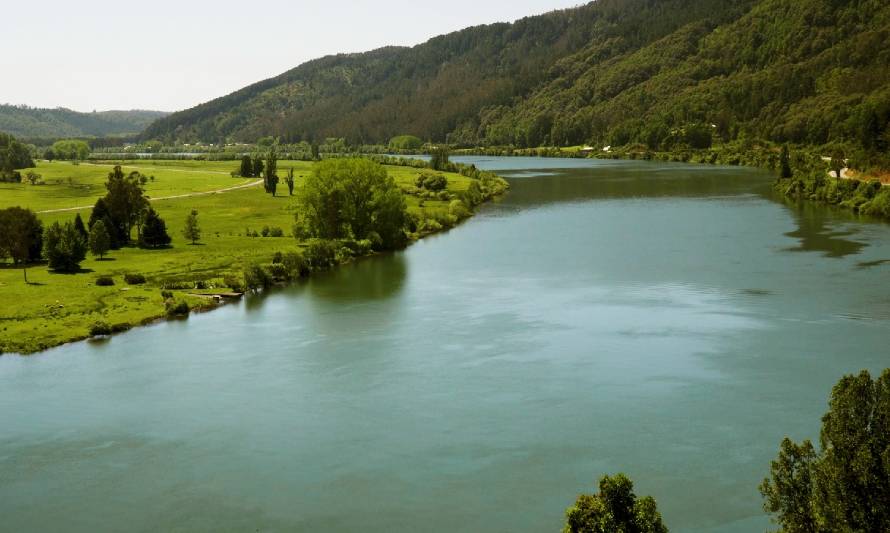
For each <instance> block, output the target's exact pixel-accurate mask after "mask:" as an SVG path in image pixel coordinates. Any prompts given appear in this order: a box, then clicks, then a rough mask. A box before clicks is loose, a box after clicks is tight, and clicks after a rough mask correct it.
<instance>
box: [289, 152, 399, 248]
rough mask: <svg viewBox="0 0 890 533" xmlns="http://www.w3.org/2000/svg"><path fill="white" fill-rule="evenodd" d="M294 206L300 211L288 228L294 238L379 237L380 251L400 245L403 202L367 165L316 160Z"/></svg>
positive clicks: (378, 170) (382, 172) (382, 173)
mask: <svg viewBox="0 0 890 533" xmlns="http://www.w3.org/2000/svg"><path fill="white" fill-rule="evenodd" d="M299 202H300V204H301V207H302V209H300V210H299V212H298V214H297V215H296V225H295V228H294V235H295V236H297V237H298V238H304V237H317V238H322V239H357V240H362V239H369V238H371V237H372V236H374V237H378V236H379V240H380V241H381V246H382V247H383V248H386V249H393V248H397V247H399V246H402V245H404V242H405V232H404V228H405V225H406V223H407V207H406V204H405V198H404V196H403V195H402V192H401V190H400V189H399V187H398V186H397V185H396V184H395V181H394V180H393V179H392V178H391V177H390V176H389V175H388V174H387V173H386V169H385V168H383V167H382V166H381V165H379V164H377V163H375V162H373V161H370V160H367V159H327V160H325V161H322V162H321V163H319V164H317V165H316V166H315V168H314V169H313V173H312V175H311V176H310V177H309V178H308V179H307V180H306V183H305V185H304V186H303V187H302V188H301V189H300V193H299ZM372 234H375V235H372ZM374 240H378V239H376V238H375V239H374Z"/></svg>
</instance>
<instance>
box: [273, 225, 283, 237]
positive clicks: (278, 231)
mask: <svg viewBox="0 0 890 533" xmlns="http://www.w3.org/2000/svg"><path fill="white" fill-rule="evenodd" d="M269 237H284V230H283V229H281V228H279V227H278V226H274V227H272V228H269Z"/></svg>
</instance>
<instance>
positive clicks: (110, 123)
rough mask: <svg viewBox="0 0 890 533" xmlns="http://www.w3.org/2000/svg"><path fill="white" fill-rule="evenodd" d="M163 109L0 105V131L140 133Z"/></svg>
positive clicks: (75, 134)
mask: <svg viewBox="0 0 890 533" xmlns="http://www.w3.org/2000/svg"><path fill="white" fill-rule="evenodd" d="M168 114H169V113H165V112H163V111H141V110H135V111H99V112H96V111H94V112H92V113H80V112H77V111H71V110H70V109H63V108H58V109H38V108H33V107H25V106H12V105H0V131H5V132H8V133H10V134H12V135H15V136H17V137H22V138H34V137H39V138H44V139H52V138H61V137H105V136H116V135H135V134H138V133H141V132H142V130H144V129H145V128H146V127H147V126H148V125H149V124H151V123H152V122H154V121H155V120H157V119H159V118H161V117H164V116H167V115H168Z"/></svg>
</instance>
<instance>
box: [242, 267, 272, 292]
mask: <svg viewBox="0 0 890 533" xmlns="http://www.w3.org/2000/svg"><path fill="white" fill-rule="evenodd" d="M244 286H245V287H246V288H247V289H248V290H251V291H254V292H256V291H259V290H260V289H268V288H269V287H271V286H272V276H271V275H270V274H269V271H268V270H266V268H265V267H263V266H262V265H259V264H256V263H254V264H251V265H248V266H247V267H245V268H244Z"/></svg>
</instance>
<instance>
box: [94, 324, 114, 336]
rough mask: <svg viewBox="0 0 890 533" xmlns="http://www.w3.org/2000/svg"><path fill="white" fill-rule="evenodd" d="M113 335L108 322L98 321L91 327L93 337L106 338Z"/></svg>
mask: <svg viewBox="0 0 890 533" xmlns="http://www.w3.org/2000/svg"><path fill="white" fill-rule="evenodd" d="M111 333H112V330H111V326H110V325H108V323H107V322H103V321H101V320H97V321H96V322H93V325H92V326H90V336H92V337H104V336H107V335H111Z"/></svg>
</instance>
